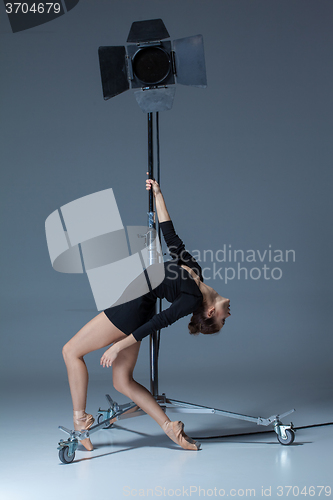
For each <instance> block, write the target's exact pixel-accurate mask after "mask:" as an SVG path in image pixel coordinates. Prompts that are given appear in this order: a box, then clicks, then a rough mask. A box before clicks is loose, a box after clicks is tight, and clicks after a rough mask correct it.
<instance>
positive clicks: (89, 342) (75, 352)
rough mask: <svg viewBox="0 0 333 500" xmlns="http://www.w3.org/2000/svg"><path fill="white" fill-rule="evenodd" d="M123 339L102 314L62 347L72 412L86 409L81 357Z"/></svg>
mask: <svg viewBox="0 0 333 500" xmlns="http://www.w3.org/2000/svg"><path fill="white" fill-rule="evenodd" d="M125 337H126V335H125V334H124V333H123V332H121V331H120V330H119V329H118V328H117V327H116V326H115V325H114V324H113V323H111V321H110V320H109V319H108V318H107V316H106V315H105V314H104V313H100V314H98V315H97V316H96V317H95V318H93V319H92V320H91V321H89V323H87V324H86V325H85V326H84V327H83V328H81V330H80V331H79V332H78V333H77V334H76V335H74V337H73V338H71V340H70V341H69V342H67V344H66V345H65V346H64V347H63V356H64V360H65V363H66V367H67V373H68V382H69V387H70V391H71V396H72V401H73V410H74V411H75V410H85V408H86V400H87V387H88V371H87V367H86V364H85V362H84V359H83V356H84V355H85V354H88V353H89V352H92V351H96V350H97V349H101V348H102V347H106V346H108V345H110V344H112V343H113V342H116V341H117V340H121V339H122V338H125Z"/></svg>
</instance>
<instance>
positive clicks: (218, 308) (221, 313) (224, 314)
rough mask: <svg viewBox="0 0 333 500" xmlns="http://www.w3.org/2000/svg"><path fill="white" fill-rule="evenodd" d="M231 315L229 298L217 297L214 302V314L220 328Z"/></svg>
mask: <svg viewBox="0 0 333 500" xmlns="http://www.w3.org/2000/svg"><path fill="white" fill-rule="evenodd" d="M230 315H231V313H230V299H226V298H225V297H221V296H220V295H219V297H218V298H217V299H216V302H215V312H214V316H215V318H216V320H217V321H218V322H220V323H221V328H222V327H223V325H224V323H225V320H226V319H227V318H228V317H229V316H230Z"/></svg>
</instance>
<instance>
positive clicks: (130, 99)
mask: <svg viewBox="0 0 333 500" xmlns="http://www.w3.org/2000/svg"><path fill="white" fill-rule="evenodd" d="M331 16H332V3H331V2H330V1H326V0H321V1H320V2H317V1H314V0H311V1H308V0H302V1H300V0H297V1H295V0H278V1H266V0H265V1H264V0H244V1H243V0H235V1H231V0H210V1H209V2H204V1H203V0H200V1H199V0H190V1H189V0H180V1H179V0H168V1H167V2H165V1H160V0H157V1H156V0H154V1H148V0H144V1H141V2H138V1H134V0H126V1H123V2H120V1H106V0H105V1H90V0H81V1H80V2H79V4H78V5H77V7H75V8H74V9H73V10H72V11H71V12H69V13H68V14H66V15H64V16H62V17H61V18H59V19H57V20H55V21H53V22H51V23H48V24H45V25H42V26H40V27H36V28H33V29H30V30H27V31H23V32H20V33H16V34H13V33H12V32H11V30H10V26H9V22H8V20H7V19H6V16H5V15H4V10H3V6H1V24H0V34H1V68H2V71H1V73H2V77H1V101H2V104H1V159H2V162H1V174H2V181H1V207H2V208H1V210H2V218H1V235H2V246H1V247H2V250H1V254H2V258H1V276H2V281H1V282H2V286H1V332H2V333H1V343H2V363H1V370H2V385H3V389H4V391H5V393H7V397H8V398H9V399H8V401H13V399H12V398H14V397H15V398H21V397H26V398H28V397H29V395H30V394H32V393H39V395H40V396H41V397H42V395H43V394H44V393H46V392H50V391H51V392H52V391H54V394H55V396H56V398H57V401H58V403H59V404H62V405H64V404H67V405H68V413H69V417H70V415H71V406H70V399H69V391H68V388H67V377H66V369H65V365H64V363H63V360H62V356H61V349H62V346H63V345H64V344H65V343H66V342H67V341H68V340H69V339H70V338H71V337H72V336H73V335H74V334H75V333H76V331H77V330H78V329H80V328H81V327H82V326H83V325H84V324H85V323H86V322H87V321H89V320H90V319H91V318H92V317H93V316H94V315H95V314H96V313H97V311H96V308H95V304H94V300H93V296H92V293H91V290H90V287H89V283H88V280H87V277H86V276H85V275H71V274H68V275H66V274H60V273H57V272H55V271H54V270H53V269H52V267H51V263H50V259H49V255H48V251H47V246H46V241H45V231H44V222H45V219H46V218H47V217H48V215H49V214H50V213H51V212H53V211H54V210H56V209H58V208H59V207H60V206H62V205H64V204H66V203H68V202H70V201H72V200H75V199H77V198H80V197H82V196H85V195H88V194H90V193H94V192H97V191H100V190H102V189H106V188H109V187H112V188H113V190H114V193H115V196H116V200H117V203H118V207H119V210H120V214H121V217H122V221H123V224H124V225H125V226H126V225H144V224H146V212H147V195H146V191H145V178H146V174H145V173H146V167H147V135H146V116H145V115H144V114H143V113H142V112H141V110H140V109H139V107H138V105H137V104H136V101H135V98H134V96H133V94H132V91H128V92H125V93H124V94H122V95H120V96H117V97H116V98H113V99H111V100H109V101H106V102H105V101H104V100H103V97H102V88H101V82H100V73H99V63H98V55H97V50H98V47H99V46H100V45H123V44H126V38H127V35H128V32H129V29H130V26H131V23H132V22H133V21H139V20H144V19H154V18H162V19H163V21H164V23H165V25H166V27H167V29H168V31H169V33H170V36H171V39H175V38H181V37H186V36H191V35H195V34H198V33H201V34H202V35H203V37H204V44H205V56H206V67H207V78H208V87H207V89H205V90H201V89H196V88H189V87H182V86H180V85H177V90H176V97H175V101H174V105H173V109H172V110H171V111H168V112H164V113H161V114H160V137H161V168H162V173H161V185H162V188H163V192H164V195H165V198H166V202H167V205H168V208H169V211H170V214H171V217H172V219H173V220H174V224H175V227H176V230H177V231H178V233H179V235H180V236H181V238H182V239H183V240H184V241H185V243H186V246H187V249H188V250H189V251H192V250H195V249H196V250H200V251H201V252H203V250H205V249H211V250H212V251H213V252H214V254H215V253H216V251H218V250H219V249H223V245H224V244H225V245H226V246H227V248H229V245H231V248H232V249H242V250H244V251H246V250H248V249H255V250H259V251H260V252H264V251H265V250H268V249H269V245H271V247H270V248H271V249H272V250H275V249H281V250H282V251H283V252H285V251H286V250H290V249H293V250H294V251H295V255H296V260H295V262H292V261H290V262H288V263H286V262H279V263H274V264H273V263H269V262H267V260H266V261H265V262H264V263H266V265H267V266H268V267H270V268H273V267H279V268H280V269H281V270H282V272H283V275H282V277H281V279H279V280H277V279H276V280H274V279H269V280H268V279H266V280H265V279H264V277H263V276H262V277H261V278H260V279H258V280H254V279H250V278H249V279H248V280H245V279H244V278H242V279H240V280H238V279H236V278H235V279H234V280H231V281H229V282H228V283H227V284H225V282H224V280H221V279H220V278H219V277H218V276H216V277H215V279H211V280H207V281H206V282H207V284H209V285H211V286H213V287H214V288H216V290H217V291H218V292H219V293H220V294H221V295H223V296H225V297H228V298H230V299H231V312H232V316H231V317H230V319H228V320H227V321H226V325H225V327H224V329H223V331H222V332H221V333H220V334H219V335H217V336H211V337H207V336H206V337H205V336H199V337H192V336H190V335H189V334H188V333H187V323H188V318H186V319H183V320H181V321H179V322H178V323H177V324H175V325H173V326H172V327H169V328H168V329H167V330H165V331H164V332H162V341H161V356H160V390H161V392H167V393H168V392H170V391H172V396H173V397H175V398H178V399H185V400H190V399H191V400H192V401H194V402H198V403H202V404H207V405H214V404H215V406H217V407H222V408H223V407H226V408H227V409H230V410H233V411H245V412H246V413H249V414H253V413H254V414H255V415H256V414H265V415H264V416H269V415H270V414H272V413H274V412H283V411H286V410H288V409H290V408H292V407H296V408H297V410H298V412H297V414H295V417H293V421H294V422H295V423H296V424H298V425H310V424H313V423H323V422H329V421H332V418H331V417H332V408H331V406H330V405H331V395H332V382H331V380H332V354H331V353H332V346H333V342H332V326H331V325H332V314H331V309H332V307H331V303H332V286H331V284H332V271H331V269H332V267H331V248H332V232H331V224H332V220H331V211H332V202H331V190H332V184H331V183H332V108H331V103H332V64H331V61H332V24H331ZM214 262H215V263H216V266H217V268H220V267H223V268H224V267H225V266H226V265H227V266H229V267H236V266H237V264H235V263H230V264H225V263H219V262H217V261H216V260H214ZM202 265H203V266H210V267H211V268H212V267H213V263H212V262H207V263H206V264H205V263H203V264H202ZM244 266H245V267H247V268H248V270H250V269H251V268H252V267H259V268H262V266H263V263H260V262H257V263H245V264H244ZM223 272H224V271H222V275H223ZM207 274H209V273H208V272H207ZM210 274H212V272H210ZM142 344H143V345H142V348H141V353H140V357H139V360H138V364H137V368H136V377H137V379H138V380H139V381H140V382H141V383H143V384H145V385H148V384H149V356H148V348H149V341H148V339H145V341H144V342H143V343H142ZM102 352H103V351H99V352H97V353H92V354H91V355H89V356H87V359H86V361H87V365H88V368H89V372H90V377H91V382H92V386H91V387H93V388H94V390H93V389H92V388H91V389H90V392H89V395H88V407H87V409H88V410H89V411H90V412H95V411H96V410H97V408H95V404H102V402H101V403H97V399H98V398H100V397H101V398H103V397H104V396H103V395H104V393H105V392H107V391H109V392H110V391H111V393H112V391H113V389H112V386H111V370H105V369H104V370H103V369H102V368H101V367H100V366H99V359H100V356H101V354H102ZM94 384H95V385H94ZM112 394H114V392H113V393H112ZM89 398H90V399H89ZM118 399H119V400H120V401H122V400H123V399H124V398H123V399H122V396H119V395H118ZM102 401H103V400H102ZM54 411H55V412H56V411H57V410H56V407H55V408H54ZM59 423H61V422H59ZM234 425H236V426H241V425H242V424H240V423H237V424H234Z"/></svg>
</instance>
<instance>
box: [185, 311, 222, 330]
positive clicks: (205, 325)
mask: <svg viewBox="0 0 333 500" xmlns="http://www.w3.org/2000/svg"><path fill="white" fill-rule="evenodd" d="M188 329H189V332H190V333H191V334H192V335H197V334H198V333H203V334H204V335H211V334H213V333H217V332H219V331H220V330H221V325H219V324H217V323H216V322H215V318H214V317H212V318H207V317H206V315H205V306H204V303H202V304H201V305H200V307H198V309H197V310H196V311H194V313H193V315H192V318H191V321H190V322H189V324H188Z"/></svg>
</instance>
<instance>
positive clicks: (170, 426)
mask: <svg viewBox="0 0 333 500" xmlns="http://www.w3.org/2000/svg"><path fill="white" fill-rule="evenodd" d="M162 429H163V430H164V432H165V433H166V435H167V436H169V438H170V439H172V441H173V442H174V443H176V444H179V445H180V446H181V447H182V448H183V449H184V450H193V451H198V450H199V449H200V446H201V444H200V443H198V442H197V441H194V439H192V438H190V437H189V436H187V435H186V434H185V432H184V424H183V422H181V421H180V420H177V421H176V422H170V421H166V422H164V424H163V426H162Z"/></svg>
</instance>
